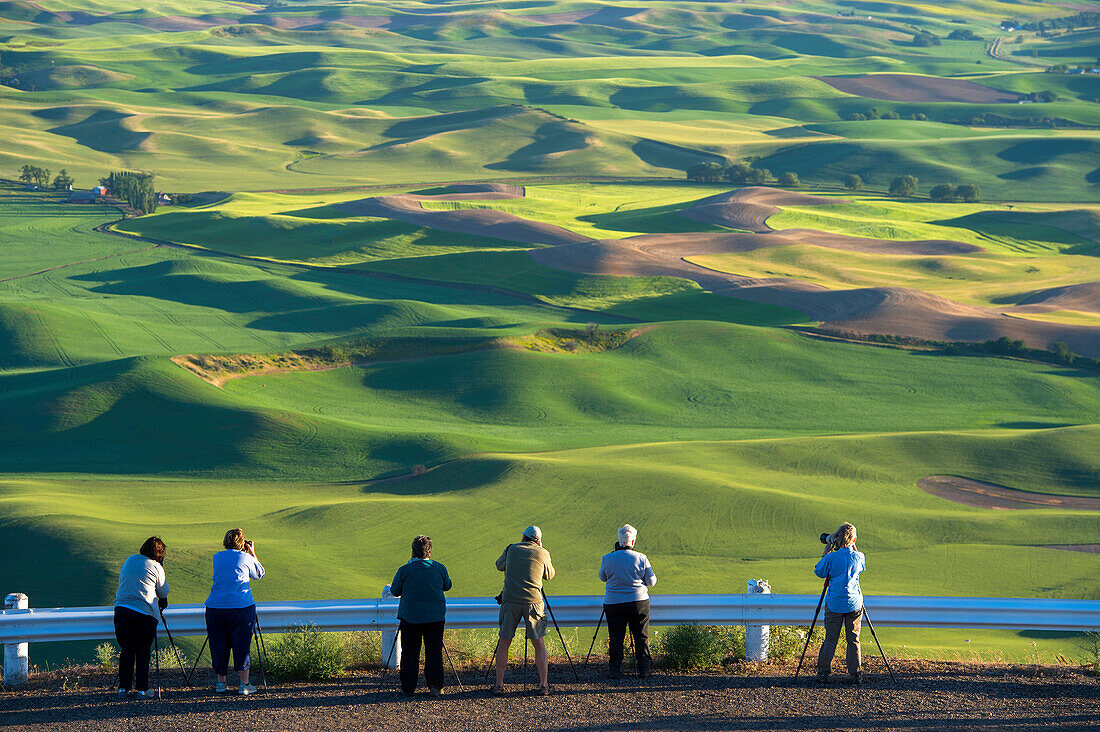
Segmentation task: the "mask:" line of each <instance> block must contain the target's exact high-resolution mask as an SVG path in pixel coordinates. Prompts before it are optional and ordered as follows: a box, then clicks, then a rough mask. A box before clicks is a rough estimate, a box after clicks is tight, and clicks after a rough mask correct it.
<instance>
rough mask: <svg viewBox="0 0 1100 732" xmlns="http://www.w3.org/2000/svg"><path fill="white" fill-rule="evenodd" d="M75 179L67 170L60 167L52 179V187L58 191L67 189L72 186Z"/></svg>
mask: <svg viewBox="0 0 1100 732" xmlns="http://www.w3.org/2000/svg"><path fill="white" fill-rule="evenodd" d="M75 182H76V181H74V180H73V178H72V176H71V175H69V171H67V170H65V169H64V168H62V169H61V170H59V171H57V177H56V178H54V179H53V187H54V188H55V189H57V190H59V191H67V190H69V189H70V188H72V187H73V185H74V183H75Z"/></svg>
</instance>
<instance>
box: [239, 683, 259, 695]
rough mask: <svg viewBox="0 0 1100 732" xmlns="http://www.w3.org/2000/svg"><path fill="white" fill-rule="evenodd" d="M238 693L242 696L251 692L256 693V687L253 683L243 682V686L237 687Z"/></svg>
mask: <svg viewBox="0 0 1100 732" xmlns="http://www.w3.org/2000/svg"><path fill="white" fill-rule="evenodd" d="M237 693H238V694H240V695H241V696H248V695H249V694H255V693H256V687H255V686H253V685H252V684H241V688H239V689H237Z"/></svg>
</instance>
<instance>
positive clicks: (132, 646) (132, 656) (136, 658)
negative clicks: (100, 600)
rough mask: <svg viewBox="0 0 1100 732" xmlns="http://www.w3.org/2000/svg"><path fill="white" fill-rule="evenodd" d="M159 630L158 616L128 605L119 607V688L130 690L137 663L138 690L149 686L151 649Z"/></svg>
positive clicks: (116, 614) (146, 688)
mask: <svg viewBox="0 0 1100 732" xmlns="http://www.w3.org/2000/svg"><path fill="white" fill-rule="evenodd" d="M156 634H157V619H156V618H154V617H152V616H150V615H146V614H145V613H139V612H135V611H134V610H131V609H130V608H128V607H116V608H115V639H116V640H117V641H118V647H119V648H120V649H122V650H121V652H120V653H119V654H118V688H120V689H126V690H127V691H129V690H130V687H131V686H132V685H133V683H134V667H135V666H136V667H137V690H138V691H148V690H149V649H150V648H151V647H152V645H153V637H154V636H155V635H156Z"/></svg>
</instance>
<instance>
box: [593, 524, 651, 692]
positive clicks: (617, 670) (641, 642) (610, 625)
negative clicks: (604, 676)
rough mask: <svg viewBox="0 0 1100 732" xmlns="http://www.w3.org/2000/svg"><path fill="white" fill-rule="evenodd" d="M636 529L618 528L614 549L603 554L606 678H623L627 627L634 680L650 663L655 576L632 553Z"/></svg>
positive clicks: (641, 558)
mask: <svg viewBox="0 0 1100 732" xmlns="http://www.w3.org/2000/svg"><path fill="white" fill-rule="evenodd" d="M637 538H638V530H637V529H635V528H634V527H633V526H631V525H630V524H625V525H624V526H623V527H622V528H621V529H619V540H618V541H617V542H616V543H615V548H614V549H613V550H612V551H611V552H610V553H609V554H604V555H603V560H602V561H601V562H600V579H601V580H602V581H603V582H605V583H606V584H607V588H606V591H605V592H604V600H603V611H604V614H605V615H606V616H607V635H608V639H607V645H608V656H609V659H608V664H609V667H610V674H609V675H610V676H611V678H613V679H617V678H619V677H621V676H622V675H623V672H622V666H623V641H624V640H625V638H626V629H627V626H628V625H629V626H630V635H631V637H632V638H633V639H634V661H635V666H636V668H637V671H638V678H640V679H644V678H646V677H648V676H649V672H650V668H651V667H652V665H653V660H652V658H651V656H650V653H649V589H648V588H650V587H652V586H653V585H655V584H657V575H656V574H654V573H653V567H652V566H650V564H649V558H648V557H647V556H646V555H645V554H642V553H640V552H636V551H634V543H635V541H636V540H637Z"/></svg>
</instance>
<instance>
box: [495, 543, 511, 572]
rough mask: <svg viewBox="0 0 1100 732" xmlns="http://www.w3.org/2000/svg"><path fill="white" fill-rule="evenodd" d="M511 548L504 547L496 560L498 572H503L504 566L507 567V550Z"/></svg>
mask: <svg viewBox="0 0 1100 732" xmlns="http://www.w3.org/2000/svg"><path fill="white" fill-rule="evenodd" d="M511 546H512V545H511V544H509V545H508V546H506V547H504V551H502V552H501V553H500V557H498V558H497V571H498V572H503V571H504V568H505V566H507V564H508V548H509V547H511Z"/></svg>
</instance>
